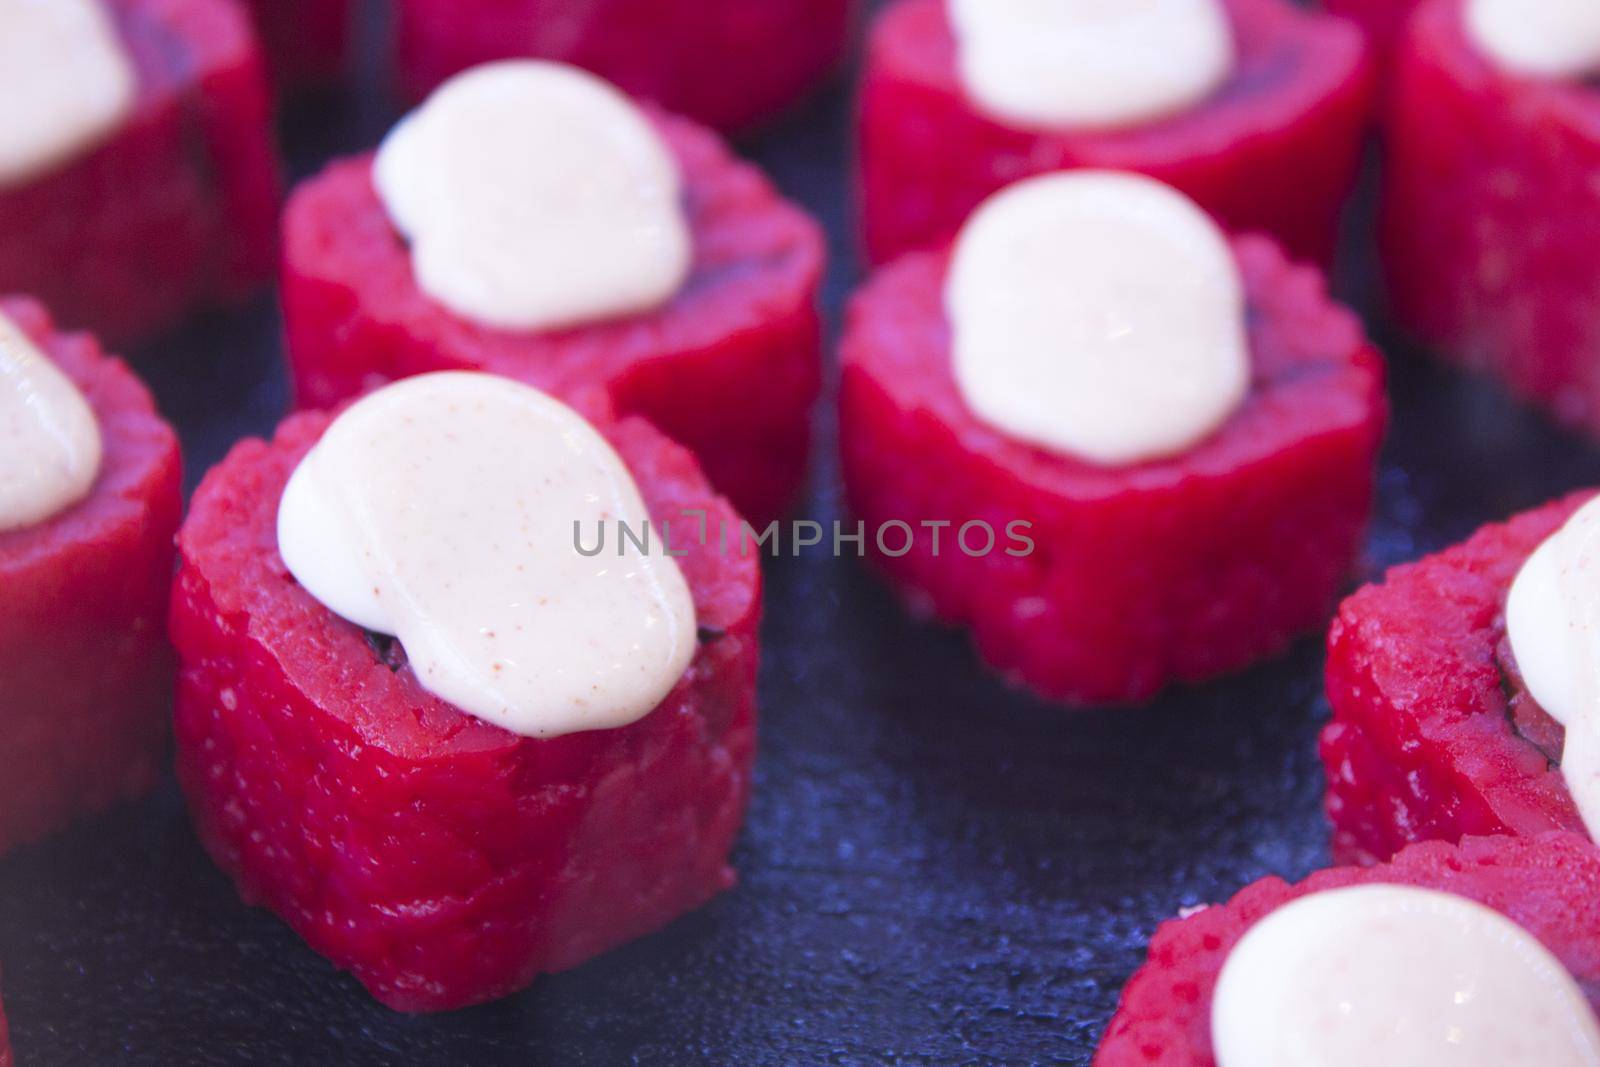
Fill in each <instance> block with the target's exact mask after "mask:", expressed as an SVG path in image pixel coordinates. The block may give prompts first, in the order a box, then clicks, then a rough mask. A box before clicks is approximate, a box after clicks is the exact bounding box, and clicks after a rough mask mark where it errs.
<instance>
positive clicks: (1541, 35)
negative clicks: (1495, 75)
mask: <svg viewBox="0 0 1600 1067" xmlns="http://www.w3.org/2000/svg"><path fill="white" fill-rule="evenodd" d="M1466 20H1467V34H1468V36H1469V37H1471V38H1472V40H1473V42H1474V43H1475V44H1476V45H1477V46H1478V47H1479V48H1481V49H1482V50H1483V51H1484V53H1485V54H1487V55H1488V56H1489V58H1491V59H1493V60H1494V61H1495V62H1496V63H1498V64H1499V65H1500V66H1502V67H1505V68H1506V69H1507V70H1511V71H1514V72H1516V73H1518V74H1529V75H1534V76H1542V77H1549V78H1582V77H1586V76H1588V75H1591V74H1600V2H1596V0H1468V2H1467V8H1466Z"/></svg>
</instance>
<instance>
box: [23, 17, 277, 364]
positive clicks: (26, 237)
mask: <svg viewBox="0 0 1600 1067" xmlns="http://www.w3.org/2000/svg"><path fill="white" fill-rule="evenodd" d="M105 4H106V8H107V10H108V11H109V12H110V14H111V15H112V16H113V18H114V21H115V27H116V32H117V34H118V36H119V37H120V40H121V44H122V45H123V46H124V48H125V50H126V52H127V55H128V58H129V60H130V61H131V63H132V65H133V68H134V74H135V78H136V87H135V90H134V93H135V95H134V98H133V102H132V104H131V111H130V112H129V113H128V114H127V115H126V117H125V118H124V119H123V120H122V121H121V122H120V124H119V125H118V126H117V128H116V129H114V130H113V131H112V132H111V133H110V134H109V135H108V136H107V137H106V138H105V139H103V140H101V141H100V142H99V143H98V145H97V146H96V147H94V148H92V149H91V150H89V151H88V152H87V153H86V154H83V155H79V156H76V157H75V158H73V159H72V160H70V161H68V162H65V163H63V164H61V165H58V166H55V167H54V168H52V169H50V170H48V171H46V172H44V173H42V174H40V175H38V176H35V177H32V178H30V179H28V180H25V181H24V182H23V183H22V184H19V185H11V186H7V187H5V188H0V291H7V290H14V291H25V292H29V293H32V294H34V295H35V296H37V297H38V298H39V299H41V300H43V301H44V302H45V303H46V304H48V305H49V306H50V308H51V309H52V311H53V312H54V314H55V315H56V316H57V317H58V318H59V319H60V320H61V321H62V323H64V324H65V325H67V326H70V327H73V328H84V329H89V330H92V331H94V332H95V333H96V334H97V335H99V336H100V337H101V339H102V340H104V341H106V342H107V343H121V342H125V341H128V340H131V339H134V338H137V337H139V336H141V335H144V334H147V333H149V332H151V331H152V330H156V329H158V328H160V327H163V326H166V325H169V324H171V323H172V322H173V321H175V320H176V319H178V318H179V317H180V316H181V315H183V314H184V313H185V312H187V311H189V310H191V309H193V308H194V307H196V306H200V305H206V304H212V303H217V302H224V301H230V300H234V299H237V298H239V297H241V296H243V295H245V294H247V293H249V292H251V291H252V290H254V289H256V288H257V287H259V286H261V285H263V284H264V283H265V282H266V281H267V280H268V279H269V278H270V277H271V274H272V269H273V264H274V261H275V255H276V243H277V239H276V224H277V208H278V198H279V184H278V164H277V159H276V154H275V151H276V150H275V149H274V147H273V144H272V135H271V127H270V109H269V105H268V99H267V93H266V89H265V86H264V82H263V77H262V67H261V55H260V50H259V47H258V45H257V43H256V38H255V35H254V33H253V32H252V30H251V27H250V23H249V20H248V19H247V18H246V17H245V15H244V13H243V12H242V11H241V10H240V9H239V8H238V7H237V5H235V4H233V3H231V2H229V0H105Z"/></svg>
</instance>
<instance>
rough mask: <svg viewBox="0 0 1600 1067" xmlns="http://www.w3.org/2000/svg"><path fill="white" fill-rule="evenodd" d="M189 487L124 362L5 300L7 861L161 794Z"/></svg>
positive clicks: (0, 557)
mask: <svg viewBox="0 0 1600 1067" xmlns="http://www.w3.org/2000/svg"><path fill="white" fill-rule="evenodd" d="M181 490H182V487H181V478H180V460H179V455H178V441H177V438H176V437H175V436H174V434H173V432H172V429H171V428H170V427H169V426H168V425H167V424H166V423H165V422H164V421H162V419H161V417H160V415H158V414H157V413H156V409H155V405H154V403H153V402H152V401H151V399H150V394H149V393H148V392H147V391H146V390H145V388H144V386H143V385H141V384H140V383H139V381H138V380H137V379H136V378H135V377H134V376H133V374H132V373H131V372H130V371H129V370H128V369H127V367H125V366H124V365H123V364H122V363H120V362H118V361H117V360H115V359H112V358H110V357H109V356H107V355H105V354H104V353H103V352H102V351H101V349H100V346H99V345H98V344H97V343H96V342H95V341H94V339H93V338H91V337H89V336H88V335H85V334H76V333H61V332H59V331H57V330H56V328H55V327H54V325H53V324H52V323H51V321H50V318H49V316H48V315H47V314H46V313H45V311H44V310H43V308H42V307H41V306H40V305H39V304H37V303H35V302H33V301H32V300H26V299H18V298H6V299H0V852H4V851H6V850H7V849H9V848H11V847H13V846H15V845H18V844H22V843H24V842H28V841H32V840H35V839H37V838H40V837H43V836H44V835H46V834H49V833H52V832H54V831H56V830H59V829H61V828H62V827H63V826H65V825H66V824H67V823H69V822H70V821H71V820H72V819H74V818H75V817H77V816H80V815H85V814H89V813H92V812H96V811H99V810H100V809H102V808H105V807H108V806H109V805H111V804H114V803H116V802H118V801H121V800H124V799H126V798H129V797H133V796H137V795H139V794H141V793H143V792H144V791H145V790H146V789H148V788H149V787H150V786H151V785H153V784H154V782H155V779H156V775H157V773H158V771H159V769H160V767H161V766H162V765H163V763H164V762H165V755H166V748H167V738H168V717H169V714H170V707H171V699H172V656H171V652H170V650H169V648H168V645H167V640H166V627H165V621H166V606H167V594H168V590H169V588H170V586H171V581H172V558H173V549H172V536H173V534H174V533H175V532H176V530H177V528H178V517H179V511H180V508H181V506H182V498H181Z"/></svg>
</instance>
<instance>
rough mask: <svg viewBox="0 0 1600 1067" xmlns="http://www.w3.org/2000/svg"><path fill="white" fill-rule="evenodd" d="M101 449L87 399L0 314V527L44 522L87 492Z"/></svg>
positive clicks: (90, 485)
mask: <svg viewBox="0 0 1600 1067" xmlns="http://www.w3.org/2000/svg"><path fill="white" fill-rule="evenodd" d="M100 449H101V443H100V423H99V422H98V421H97V420H96V419H95V417H94V409H93V408H91V407H90V406H89V401H88V400H86V399H84V396H83V394H82V393H80V392H79V391H78V387H77V386H75V385H73V384H72V381H71V379H69V378H68V377H67V376H66V375H65V374H63V373H62V372H61V371H60V370H58V369H57V368H56V365H55V364H54V363H53V362H51V361H50V358H49V357H48V356H46V355H45V354H44V353H43V352H41V351H39V349H38V347H37V346H35V345H34V343H33V342H32V341H31V340H29V339H28V337H27V335H26V334H24V333H23V332H22V331H21V330H20V329H18V328H17V325H16V324H15V323H13V322H12V321H11V320H10V319H8V318H6V317H5V316H4V315H0V530H17V529H21V528H22V527H24V526H33V525H35V524H37V523H41V522H44V521H45V520H46V519H50V518H54V517H55V516H56V515H58V514H60V513H61V512H63V511H65V510H66V509H67V508H69V507H71V506H72V505H73V504H76V503H77V502H78V501H80V500H82V499H83V498H84V497H86V496H88V495H89V491H90V490H91V489H93V488H94V480H95V478H96V477H97V476H98V475H99V473H100Z"/></svg>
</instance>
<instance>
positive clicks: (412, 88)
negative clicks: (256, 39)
mask: <svg viewBox="0 0 1600 1067" xmlns="http://www.w3.org/2000/svg"><path fill="white" fill-rule="evenodd" d="M855 7H856V4H855V2H854V0H762V2H761V3H758V4H753V3H750V2H749V0H701V2H700V3H697V4H696V5H695V7H694V10H693V14H689V13H688V12H686V10H685V9H684V8H683V6H682V5H681V4H678V3H675V2H673V0H565V2H563V3H561V4H559V5H552V4H550V3H548V2H547V0H398V3H397V4H396V14H397V18H398V20H399V26H398V34H399V39H400V42H399V48H400V59H399V66H400V78H401V82H402V87H403V90H404V92H405V93H406V95H407V96H409V97H410V98H411V99H414V100H420V99H421V98H422V97H424V96H426V95H427V94H428V93H429V92H430V91H431V90H432V89H433V88H434V87H435V86H437V85H438V84H439V83H441V82H443V81H444V80H445V79H446V78H448V77H450V76H451V75H453V74H456V73H458V72H460V71H463V70H466V69H467V68H468V67H475V66H477V65H478V64H480V63H485V62H488V61H490V60H495V59H508V58H513V57H523V56H526V57H533V58H540V59H556V60H560V61H562V62H564V63H571V64H573V65H574V66H579V67H583V68H585V69H587V70H591V71H593V72H594V73H596V74H598V75H600V76H601V77H602V78H605V79H606V80H607V81H610V82H614V83H615V84H617V85H619V86H621V87H622V88H623V89H625V90H627V91H628V92H629V93H632V94H633V95H635V96H639V97H642V98H644V99H647V100H653V101H655V102H656V103H658V104H660V105H661V106H662V107H664V108H666V109H668V110H670V111H674V112H676V113H678V114H681V115H687V116H689V117H690V118H692V119H695V120H697V121H699V122H702V123H705V124H706V125H708V126H712V127H715V128H716V129H719V130H724V131H735V130H740V129H744V128H747V127H749V126H751V125H754V124H756V123H759V122H761V121H763V120H766V119H770V118H772V117H773V116H775V115H776V114H778V113H780V112H782V111H783V110H785V109H786V108H788V107H789V106H791V105H792V104H794V103H795V102H797V101H798V100H799V99H800V98H801V97H802V96H804V95H805V93H806V92H807V91H808V90H810V89H812V88H813V87H815V86H816V84H817V83H818V82H820V81H821V80H822V79H823V78H824V77H825V76H826V75H827V73H828V72H829V71H831V70H832V69H833V68H834V66H835V65H837V64H838V63H839V61H840V60H841V59H842V58H843V57H844V52H845V47H846V45H847V43H848V41H849V37H850V29H851V26H852V23H853V15H854V12H855Z"/></svg>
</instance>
